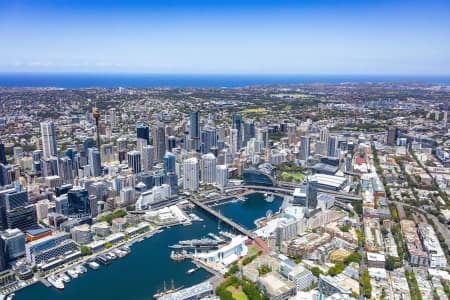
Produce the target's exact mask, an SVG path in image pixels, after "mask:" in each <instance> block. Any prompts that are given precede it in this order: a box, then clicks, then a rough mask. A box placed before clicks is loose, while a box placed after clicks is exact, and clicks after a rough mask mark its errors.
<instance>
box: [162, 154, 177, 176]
mask: <svg viewBox="0 0 450 300" xmlns="http://www.w3.org/2000/svg"><path fill="white" fill-rule="evenodd" d="M175 161H176V159H175V155H174V154H173V153H171V152H167V153H166V154H165V155H164V171H165V172H166V173H175Z"/></svg>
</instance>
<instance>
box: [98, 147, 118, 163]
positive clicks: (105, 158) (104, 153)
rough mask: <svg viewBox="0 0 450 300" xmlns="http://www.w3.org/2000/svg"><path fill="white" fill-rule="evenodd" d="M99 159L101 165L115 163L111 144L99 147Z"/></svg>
mask: <svg viewBox="0 0 450 300" xmlns="http://www.w3.org/2000/svg"><path fill="white" fill-rule="evenodd" d="M100 157H101V161H102V164H103V165H104V164H109V163H112V162H113V161H115V160H116V159H115V157H114V147H113V145H112V144H103V145H102V146H101V147H100Z"/></svg>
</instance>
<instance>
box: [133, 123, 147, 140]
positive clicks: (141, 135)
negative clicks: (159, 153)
mask: <svg viewBox="0 0 450 300" xmlns="http://www.w3.org/2000/svg"><path fill="white" fill-rule="evenodd" d="M136 137H137V138H138V139H144V140H146V141H147V145H150V130H149V128H148V126H147V125H146V124H144V123H137V124H136Z"/></svg>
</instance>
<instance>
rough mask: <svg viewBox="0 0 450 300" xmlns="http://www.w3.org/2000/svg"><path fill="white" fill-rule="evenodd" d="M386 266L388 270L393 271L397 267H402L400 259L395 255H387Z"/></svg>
mask: <svg viewBox="0 0 450 300" xmlns="http://www.w3.org/2000/svg"><path fill="white" fill-rule="evenodd" d="M384 267H385V269H386V270H388V271H393V270H394V269H396V268H399V267H400V261H398V260H397V259H396V258H395V257H393V256H390V255H387V256H386V261H385V263H384Z"/></svg>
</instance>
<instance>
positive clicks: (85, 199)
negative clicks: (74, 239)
mask: <svg viewBox="0 0 450 300" xmlns="http://www.w3.org/2000/svg"><path fill="white" fill-rule="evenodd" d="M67 200H68V203H69V215H72V216H84V215H89V214H90V213H91V210H90V206H89V194H88V191H87V190H85V189H84V188H82V187H74V188H73V189H71V190H70V191H68V192H67Z"/></svg>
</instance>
